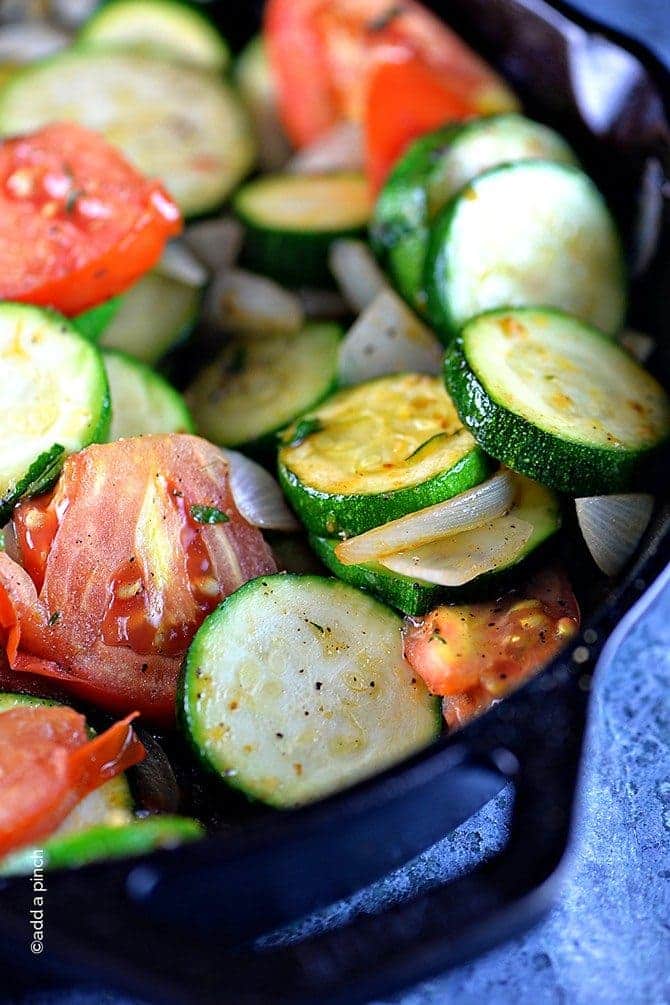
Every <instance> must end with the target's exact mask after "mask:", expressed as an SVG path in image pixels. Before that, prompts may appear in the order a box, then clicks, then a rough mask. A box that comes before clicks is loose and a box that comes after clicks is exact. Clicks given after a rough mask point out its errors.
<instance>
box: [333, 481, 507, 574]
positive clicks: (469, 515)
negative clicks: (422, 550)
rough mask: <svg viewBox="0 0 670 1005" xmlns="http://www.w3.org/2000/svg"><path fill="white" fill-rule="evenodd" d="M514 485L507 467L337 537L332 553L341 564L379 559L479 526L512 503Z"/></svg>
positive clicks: (501, 512)
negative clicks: (439, 498) (447, 495)
mask: <svg viewBox="0 0 670 1005" xmlns="http://www.w3.org/2000/svg"><path fill="white" fill-rule="evenodd" d="M514 495H515V485H514V481H513V478H512V476H511V474H510V473H509V472H508V471H499V472H498V473H497V474H495V475H494V476H493V477H492V478H489V479H488V480H487V481H485V482H482V483H481V484H480V485H476V486H475V488H473V489H468V491H467V492H461V494H460V495H457V496H453V498H451V499H447V500H445V502H441V503H436V505H434V506H428V507H427V508H426V509H421V510H418V511H417V512H416V513H410V514H408V516H402V517H400V519H398V520H392V521H391V523H385V524H383V526H381V527H375V528H374V529H373V530H368V531H366V532H365V533H364V534H358V535H357V536H356V537H350V538H347V540H346V541H340V543H339V544H338V545H337V547H336V548H335V554H336V555H337V558H338V559H339V560H340V562H342V564H343V565H358V564H359V563H364V562H375V561H379V560H380V559H381V558H383V557H384V556H386V555H395V554H396V552H399V551H407V550H408V549H410V548H412V549H413V548H419V547H421V545H424V544H429V543H430V542H431V541H437V540H439V539H440V538H441V537H446V535H448V534H457V533H459V532H461V531H465V530H472V529H473V528H474V527H481V526H483V525H484V524H485V523H488V522H489V521H491V520H495V519H496V517H499V516H502V515H503V514H504V513H506V512H507V511H508V510H509V509H510V508H511V506H512V505H513V503H514Z"/></svg>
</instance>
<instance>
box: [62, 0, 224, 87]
mask: <svg viewBox="0 0 670 1005" xmlns="http://www.w3.org/2000/svg"><path fill="white" fill-rule="evenodd" d="M78 42H80V43H82V44H83V45H89V46H94V45H95V46H104V47H112V46H119V47H122V48H123V49H125V51H126V52H127V51H128V50H133V51H136V52H142V53H147V54H149V55H156V56H164V57H165V58H166V59H175V60H180V61H182V62H184V63H193V64H194V65H195V66H199V67H200V68H201V69H205V70H214V71H216V72H221V71H223V70H225V69H226V67H227V66H228V63H229V62H230V50H229V49H228V46H227V45H226V42H225V40H224V39H223V37H222V36H221V35H220V34H219V32H218V31H217V30H216V28H215V27H214V25H213V24H212V22H211V21H209V20H208V18H207V17H205V15H204V14H201V13H200V11H199V10H196V8H195V7H192V6H190V5H187V4H185V3H181V2H180V0H111V2H110V3H106V4H105V5H104V6H103V7H101V8H100V10H98V11H96V12H95V14H94V15H93V16H92V17H91V18H89V20H88V21H87V22H86V24H85V25H84V27H83V28H82V29H81V31H80V32H79V37H78Z"/></svg>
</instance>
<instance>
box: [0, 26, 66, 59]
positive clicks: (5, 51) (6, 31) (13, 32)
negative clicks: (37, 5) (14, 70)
mask: <svg viewBox="0 0 670 1005" xmlns="http://www.w3.org/2000/svg"><path fill="white" fill-rule="evenodd" d="M69 44H70V36H69V35H68V34H67V32H65V31H61V30H60V29H59V28H54V27H53V26H52V25H49V24H47V23H46V22H45V21H37V20H35V21H17V22H16V23H13V24H4V25H2V26H0V63H20V64H23V63H32V62H33V60H36V59H43V58H44V57H45V56H51V55H53V53H55V52H59V51H60V50H61V49H65V48H66V47H67V46H68V45H69Z"/></svg>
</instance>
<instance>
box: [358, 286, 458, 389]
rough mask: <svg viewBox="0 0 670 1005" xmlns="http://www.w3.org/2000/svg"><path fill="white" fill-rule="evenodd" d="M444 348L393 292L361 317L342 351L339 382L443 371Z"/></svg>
mask: <svg viewBox="0 0 670 1005" xmlns="http://www.w3.org/2000/svg"><path fill="white" fill-rule="evenodd" d="M442 351H443V350H442V346H441V345H440V343H439V342H438V341H437V339H436V338H435V336H434V335H433V334H432V332H431V331H430V329H429V328H427V327H426V326H425V325H424V324H422V322H421V321H419V319H418V318H417V317H416V316H415V315H414V314H413V313H412V311H410V309H409V308H408V307H407V306H406V305H405V304H404V303H403V301H402V300H401V299H400V297H399V296H397V295H396V294H395V293H394V292H393V290H383V291H382V292H381V293H379V294H378V295H377V296H376V297H375V299H374V300H373V301H372V303H371V304H370V306H369V307H367V308H366V310H364V311H363V313H362V314H360V315H359V317H358V319H357V320H356V321H355V322H354V324H353V325H352V327H351V328H350V329H349V331H348V333H347V336H346V338H345V339H344V342H343V343H342V348H341V350H340V380H341V381H342V383H344V384H358V383H360V382H361V381H363V380H371V379H372V378H373V377H381V376H383V375H384V374H387V373H402V372H403V371H405V370H407V371H411V372H418V373H434V374H437V373H439V372H440V370H441V367H442Z"/></svg>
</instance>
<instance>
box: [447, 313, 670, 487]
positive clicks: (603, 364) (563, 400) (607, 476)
mask: <svg viewBox="0 0 670 1005" xmlns="http://www.w3.org/2000/svg"><path fill="white" fill-rule="evenodd" d="M445 378H446V382H447V387H448V388H449V391H450V393H451V395H452V397H453V399H454V401H455V403H456V407H457V409H458V412H459V414H460V416H461V418H462V419H463V420H464V422H465V423H466V424H467V426H468V428H469V429H470V430H471V432H472V433H473V435H474V436H475V438H476V440H477V442H478V443H479V444H480V445H481V446H482V447H483V449H484V450H486V451H488V453H490V454H492V455H493V457H496V458H497V459H498V460H500V461H502V462H503V463H505V464H507V465H508V466H509V467H510V468H512V469H513V470H515V471H519V472H521V473H522V474H525V475H528V476H529V477H530V478H536V479H537V480H538V481H541V482H542V483H543V484H545V485H548V486H550V487H552V488H555V489H558V490H559V491H562V492H568V493H570V494H571V495H576V496H584V495H599V494H608V493H611V492H617V491H619V490H621V489H625V488H626V486H627V485H629V484H630V483H632V482H633V481H636V483H637V478H638V476H641V475H642V473H643V471H642V469H643V467H644V464H645V462H646V460H647V459H648V457H649V455H650V453H651V452H652V451H653V450H654V449H656V448H657V447H659V446H660V445H661V444H662V443H663V441H665V440H667V438H668V437H669V436H670V401H669V400H668V396H667V394H666V393H665V391H664V390H663V388H662V387H661V386H660V385H659V384H658V383H657V381H656V380H654V378H653V377H652V376H651V375H650V374H648V373H647V372H646V370H644V369H643V368H642V367H641V366H640V364H639V363H637V362H636V361H635V360H634V359H633V357H632V356H631V355H630V354H629V353H628V352H627V351H626V350H625V349H624V348H622V347H621V346H619V345H618V344H617V343H616V342H614V341H613V340H612V339H610V338H609V337H608V336H607V335H604V334H603V333H602V332H601V331H599V330H598V329H596V328H591V327H589V326H588V325H585V324H583V323H582V322H580V321H578V320H577V319H576V318H573V317H570V316H568V315H566V314H561V313H559V312H558V311H549V310H540V309H533V308H525V309H518V310H513V309H507V310H498V311H490V312H489V313H486V314H482V315H481V316H480V317H477V318H473V319H472V321H470V322H469V323H468V324H467V325H466V326H465V328H464V329H463V331H462V333H461V336H459V338H458V339H457V340H456V342H455V343H454V345H453V346H452V347H451V349H449V350H448V351H447V354H446V357H445Z"/></svg>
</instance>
